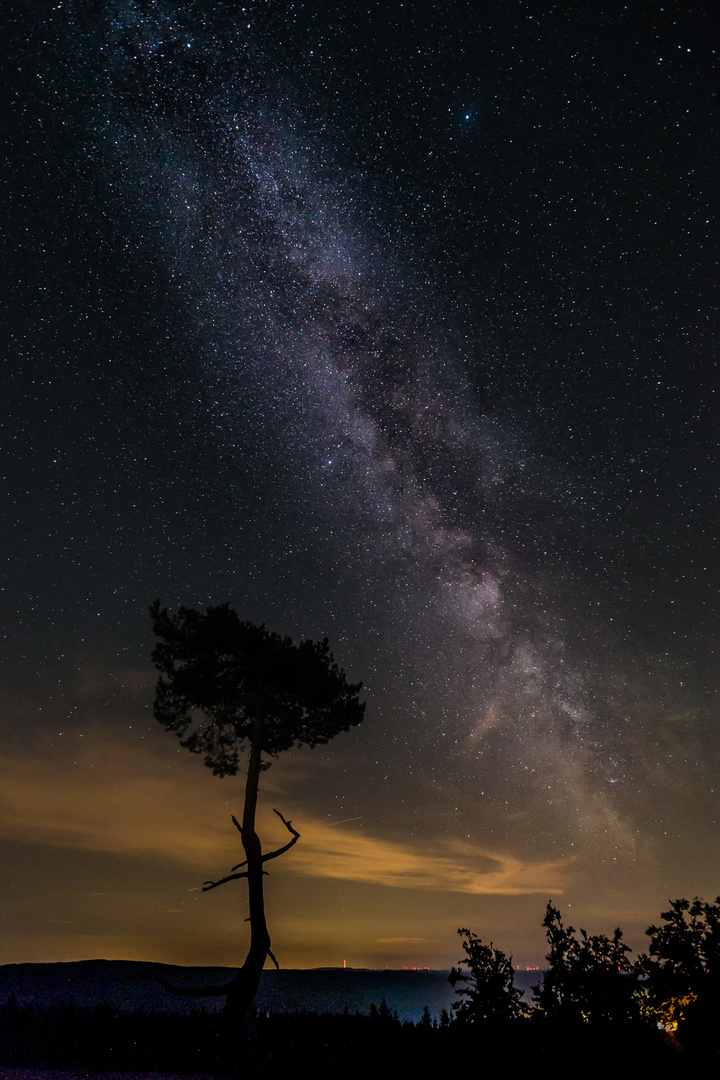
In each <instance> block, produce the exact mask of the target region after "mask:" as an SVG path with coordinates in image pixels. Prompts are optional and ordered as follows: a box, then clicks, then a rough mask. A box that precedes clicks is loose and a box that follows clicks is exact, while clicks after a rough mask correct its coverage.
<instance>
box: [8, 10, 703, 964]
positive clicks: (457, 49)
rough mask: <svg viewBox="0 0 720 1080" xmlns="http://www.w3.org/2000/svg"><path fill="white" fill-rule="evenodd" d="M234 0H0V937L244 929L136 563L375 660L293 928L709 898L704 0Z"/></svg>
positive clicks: (492, 924)
mask: <svg viewBox="0 0 720 1080" xmlns="http://www.w3.org/2000/svg"><path fill="white" fill-rule="evenodd" d="M241 4H242V0H235V2H232V3H231V2H226V0H217V2H209V0H206V2H192V0H188V2H186V3H179V2H178V3H173V2H171V0H149V2H145V3H140V2H139V0H138V2H134V0H97V3H94V4H91V5H88V4H82V3H79V2H76V0H56V2H55V3H54V4H53V3H49V2H45V0H39V2H37V3H34V4H32V5H30V6H29V7H28V6H27V5H20V4H16V5H13V4H10V5H8V6H7V7H6V8H5V10H4V14H3V21H4V29H5V35H4V38H5V42H6V48H7V54H8V56H9V58H10V62H9V63H7V64H6V65H4V75H3V98H4V107H3V110H2V112H3V117H4V120H3V123H4V126H5V128H6V133H7V135H8V136H9V138H8V140H7V143H6V145H7V146H8V147H9V150H8V152H7V154H6V157H5V168H4V183H3V188H4V193H5V208H6V209H5V213H4V230H3V231H4V233H5V254H4V256H3V259H2V262H1V267H0V268H1V272H2V278H3V280H2V286H1V288H0V295H1V296H2V298H3V308H4V317H3V325H4V334H3V338H4V341H5V349H4V377H3V382H2V387H3V392H2V394H1V395H0V417H1V423H2V427H1V429H0V440H1V444H2V471H3V475H4V485H3V489H4V494H3V498H2V504H1V506H2V521H3V528H2V555H3V566H4V572H3V580H2V592H1V593H0V597H1V604H2V620H1V625H2V632H3V644H4V648H3V673H2V680H1V683H0V690H1V693H2V714H1V715H2V727H3V739H2V744H1V745H0V753H1V754H2V758H3V760H2V776H3V780H2V784H0V848H1V850H2V863H3V867H4V870H3V885H4V888H3V890H2V898H1V899H0V910H1V911H2V919H1V920H0V927H1V929H0V963H10V962H21V961H29V960H45V961H51V960H74V959H84V958H94V957H107V958H116V959H138V960H160V961H165V962H170V963H181V964H194V963H201V964H223V965H226V964H236V963H239V962H241V960H242V958H243V956H244V948H245V943H246V942H245V938H246V935H247V929H246V927H245V926H244V924H243V922H242V920H243V918H244V917H245V914H246V912H245V898H244V893H243V891H242V887H241V884H240V883H233V884H231V885H228V886H225V887H224V888H223V889H219V890H216V891H214V892H211V893H208V894H203V893H202V892H201V891H200V890H199V889H198V886H199V885H200V884H201V883H202V882H203V881H205V880H207V879H208V878H217V877H220V876H222V875H223V874H224V873H227V872H228V871H229V869H230V867H231V866H232V865H233V864H234V863H236V862H238V861H239V858H240V856H239V854H238V850H239V849H238V839H239V838H238V836H237V834H236V832H235V830H234V829H233V827H232V824H231V822H230V814H231V813H238V812H239V810H240V808H241V804H242V783H241V780H240V778H239V777H238V778H225V779H222V780H220V779H217V778H215V777H213V776H212V774H211V773H210V771H209V770H208V769H206V768H204V767H203V765H202V762H201V760H200V759H198V758H195V757H192V756H191V755H188V754H187V752H186V751H184V750H182V749H181V748H180V747H179V746H178V745H177V741H176V740H175V739H174V737H173V736H172V735H170V734H168V733H166V732H164V731H163V730H162V729H161V728H160V726H159V725H158V724H157V723H156V722H155V721H154V719H153V716H152V699H153V692H154V684H155V671H154V669H153V667H152V664H151V662H150V652H151V649H152V645H153V640H152V634H151V626H150V618H149V614H148V607H149V605H150V603H151V602H152V601H153V600H154V599H155V598H156V597H159V598H160V599H161V600H162V602H163V603H164V604H166V605H167V606H169V607H170V608H171V609H172V610H175V609H176V608H177V607H178V606H179V605H180V604H184V605H186V606H190V607H199V608H203V607H205V606H207V605H213V604H218V603H222V602H224V601H229V602H230V603H231V604H232V605H233V607H235V608H236V610H237V611H238V613H239V614H240V616H241V617H242V618H246V619H251V620H253V621H256V622H265V623H266V624H267V625H268V627H269V628H271V629H273V630H276V631H278V632H281V633H284V634H289V635H291V636H292V637H293V638H294V639H296V640H299V639H301V638H304V637H311V638H319V637H326V636H327V637H328V638H329V639H330V642H331V645H332V647H333V650H334V652H335V655H336V658H337V659H338V661H339V662H340V664H341V665H342V666H343V667H344V668H345V669H346V671H347V673H348V676H349V677H350V678H351V679H352V680H362V681H363V684H364V691H363V693H364V698H365V700H366V702H367V712H366V718H365V721H364V722H363V724H362V725H361V726H360V727H359V728H357V729H355V730H353V731H352V732H349V733H346V734H342V735H340V736H338V737H337V739H336V740H334V741H333V742H332V743H330V744H329V745H328V746H327V747H322V748H318V749H316V750H313V751H310V750H307V749H305V750H298V751H293V752H291V753H289V754H286V755H283V756H282V757H281V758H279V759H278V761H277V762H276V763H274V764H273V766H272V767H271V769H270V770H269V771H268V772H267V773H265V774H264V775H263V781H262V793H261V798H262V807H261V811H260V821H261V825H262V832H263V836H264V838H265V842H266V844H267V846H268V847H272V846H277V843H276V842H277V841H280V842H284V839H285V837H284V836H283V830H282V825H281V824H280V823H279V822H278V819H277V818H275V817H274V815H273V814H272V808H273V807H274V806H277V807H278V809H280V810H281V811H282V812H283V814H285V816H286V817H288V818H291V819H292V821H293V823H294V825H295V826H296V827H297V829H298V830H299V831H300V833H301V840H300V842H299V843H298V845H297V846H296V847H295V848H294V850H293V851H292V852H291V853H289V854H288V855H287V856H286V857H285V858H284V859H283V860H279V861H278V863H277V864H274V865H273V872H272V874H271V876H270V877H269V878H268V879H267V904H268V915H269V920H270V929H271V934H272V937H273V950H274V952H275V954H276V955H277V957H278V960H279V961H280V963H281V965H283V966H286V967H307V966H316V965H342V963H343V962H347V963H348V964H349V965H355V966H370V967H385V966H390V967H400V966H415V965H417V966H426V967H445V966H449V965H450V964H452V963H455V962H457V960H458V959H459V948H458V939H457V936H456V929H457V927H458V926H468V927H470V928H471V929H472V930H473V931H474V932H475V933H476V934H478V935H479V936H480V937H482V938H483V939H484V940H486V941H489V940H493V941H494V942H495V944H496V945H497V946H499V947H501V948H503V949H504V950H505V951H506V952H509V953H512V954H513V956H514V959H515V962H516V963H517V964H521V965H525V964H528V965H535V964H539V963H540V962H541V959H542V956H543V955H544V952H545V942H544V938H543V934H542V928H541V925H540V924H541V920H542V915H543V911H544V907H545V904H546V903H547V901H548V899H549V898H552V899H553V902H554V903H555V904H556V905H557V906H559V907H560V908H561V910H562V911H563V913H564V915H565V916H566V917H567V919H568V920H569V921H572V923H573V925H575V926H584V927H585V928H586V929H587V930H588V932H592V933H599V932H605V933H608V932H611V931H612V929H613V928H614V927H615V926H616V925H618V924H619V925H620V926H622V927H623V929H624V930H625V934H626V937H627V939H628V940H629V942H630V943H631V944H632V945H633V946H634V947H635V948H638V947H639V946H640V947H641V946H642V944H643V931H644V929H645V928H646V927H647V926H648V925H649V924H650V922H652V921H654V920H656V919H657V918H658V915H659V912H660V911H661V910H663V909H664V907H665V906H666V904H667V900H668V899H669V898H674V897H676V896H680V895H687V896H693V895H700V896H703V897H705V899H712V898H714V897H715V896H716V895H717V893H718V892H720V878H719V877H718V856H719V855H720V839H719V837H720V830H719V829H718V822H717V818H718V792H719V790H720V753H719V745H718V715H717V712H718V688H719V686H718V670H717V647H718V566H717V525H718V501H717V479H718V454H717V449H718V421H717V411H718V409H717V395H718V386H719V385H720V384H719V383H718V376H717V370H716V366H715V352H714V350H713V345H714V344H716V342H715V337H716V322H715V317H716V306H715V304H716V295H717V287H718V273H717V254H716V252H717V232H716V228H715V225H716V222H715V219H714V213H715V208H716V206H717V204H718V183H717V172H716V163H717V150H718V145H717V110H716V97H715V89H716V85H717V84H716V81H715V71H714V68H715V61H716V53H715V41H714V39H713V21H712V6H711V5H710V4H709V3H704V2H699V0H690V2H689V3H688V2H684V3H679V2H676V0H666V2H665V3H664V4H653V5H651V4H647V3H641V2H629V3H627V4H622V3H614V2H611V3H609V4H607V5H597V4H590V3H585V2H581V3H574V4H565V5H563V4H555V3H553V2H551V0H543V2H542V3H540V2H536V0H527V2H523V0H486V2H483V3H477V2H472V3H471V2H464V0H456V2H448V3H421V2H417V3H410V2H404V3H403V2H398V0H389V2H388V0H385V2H374V0H370V2H366V3H364V4H359V3H356V2H353V0H348V2H347V3H342V4H337V3H327V2H325V0H317V2H297V3H288V2H285V0H277V2H272V3H270V2H260V0H247V3H246V6H241ZM279 824H280V831H278V825H279Z"/></svg>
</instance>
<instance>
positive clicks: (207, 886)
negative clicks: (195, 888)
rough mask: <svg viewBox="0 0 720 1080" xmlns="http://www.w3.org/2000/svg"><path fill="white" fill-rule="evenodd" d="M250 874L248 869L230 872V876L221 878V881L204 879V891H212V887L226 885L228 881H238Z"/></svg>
mask: <svg viewBox="0 0 720 1080" xmlns="http://www.w3.org/2000/svg"><path fill="white" fill-rule="evenodd" d="M247 876H248V872H247V870H245V871H243V873H242V874H230V876H229V877H224V878H220V880H219V881H203V886H202V891H203V892H210V890H211V889H217V887H218V885H225V884H227V882H228V881H237V880H238V879H239V878H244V877H247Z"/></svg>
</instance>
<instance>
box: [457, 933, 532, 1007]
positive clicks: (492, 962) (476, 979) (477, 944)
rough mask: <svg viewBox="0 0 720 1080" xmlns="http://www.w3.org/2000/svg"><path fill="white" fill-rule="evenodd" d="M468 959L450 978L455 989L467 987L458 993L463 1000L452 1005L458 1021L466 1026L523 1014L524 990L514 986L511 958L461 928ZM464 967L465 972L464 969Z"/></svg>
mask: <svg viewBox="0 0 720 1080" xmlns="http://www.w3.org/2000/svg"><path fill="white" fill-rule="evenodd" d="M458 934H460V936H461V937H462V939H463V949H464V950H465V959H463V960H461V961H460V964H459V967H456V968H453V969H452V971H451V972H450V975H449V980H450V983H451V985H452V986H455V985H456V984H457V983H459V982H462V983H466V984H467V985H465V986H461V987H460V988H459V989H458V990H456V993H457V994H460V995H461V996H462V1000H461V1001H459V1002H457V1003H456V1004H454V1005H453V1013H454V1016H455V1018H456V1019H457V1020H460V1021H463V1022H467V1023H482V1022H484V1021H489V1020H493V1021H505V1020H517V1019H519V1018H520V1017H521V1016H523V1015H524V1013H525V1009H524V1008H523V1005H522V990H520V989H519V988H518V987H516V986H515V975H514V972H513V966H512V958H510V959H508V957H507V956H506V955H505V953H504V952H501V950H500V949H496V948H494V947H493V944H492V942H490V944H489V945H485V944H483V942H482V941H481V940H480V938H479V937H477V936H476V935H475V934H473V933H471V931H470V930H465V929H460V930H458ZM463 968H465V969H466V970H462V969H463Z"/></svg>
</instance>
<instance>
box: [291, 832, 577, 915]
mask: <svg viewBox="0 0 720 1080" xmlns="http://www.w3.org/2000/svg"><path fill="white" fill-rule="evenodd" d="M296 825H297V828H298V829H300V831H301V833H302V841H301V843H300V844H298V845H297V847H296V848H295V849H294V852H293V855H294V857H293V869H294V870H295V871H296V872H300V873H303V874H307V875H310V876H313V877H330V878H342V879H344V880H346V881H360V882H367V883H371V884H376V885H387V886H390V887H394V888H403V889H434V890H436V891H441V892H460V893H476V894H480V893H494V894H505V895H509V896H520V895H523V894H528V893H543V894H544V893H558V892H562V889H563V881H564V876H565V869H566V867H567V862H566V861H565V860H556V861H546V862H538V863H530V862H524V861H523V860H521V859H519V858H516V857H515V856H513V855H506V854H501V853H498V852H494V851H490V850H488V849H486V848H481V847H477V846H475V845H472V844H456V843H453V842H449V841H445V842H439V841H437V840H435V839H432V840H426V841H425V842H424V843H423V845H422V847H415V846H411V845H409V844H408V845H404V844H401V843H397V842H393V841H390V840H383V839H379V838H377V837H373V836H370V835H368V834H367V833H365V832H359V831H356V830H350V829H338V828H336V827H333V826H330V825H322V824H315V825H310V826H303V825H302V824H301V823H300V821H299V820H298V821H297V822H296ZM430 848H432V850H429V849H430Z"/></svg>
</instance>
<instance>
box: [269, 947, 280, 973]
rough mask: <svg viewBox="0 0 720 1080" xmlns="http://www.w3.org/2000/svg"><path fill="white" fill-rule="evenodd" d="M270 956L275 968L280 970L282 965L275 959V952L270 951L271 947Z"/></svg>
mask: <svg viewBox="0 0 720 1080" xmlns="http://www.w3.org/2000/svg"><path fill="white" fill-rule="evenodd" d="M268 956H269V957H270V959H271V960H272V962H273V964H274V965H275V970H276V971H279V970H280V965H279V964H278V962H277V960H276V959H275V956H274V954H273V953H272V952H271V951H270V949H268Z"/></svg>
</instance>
